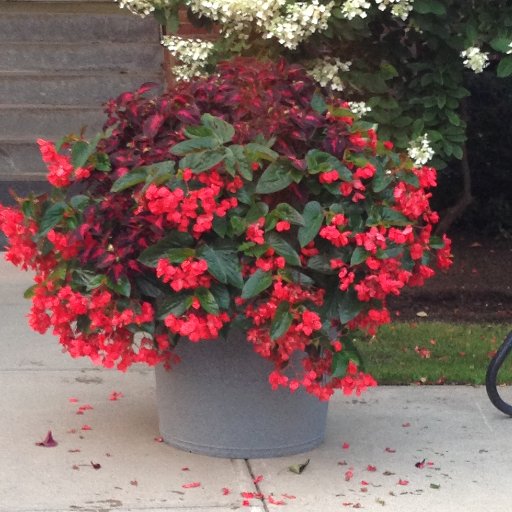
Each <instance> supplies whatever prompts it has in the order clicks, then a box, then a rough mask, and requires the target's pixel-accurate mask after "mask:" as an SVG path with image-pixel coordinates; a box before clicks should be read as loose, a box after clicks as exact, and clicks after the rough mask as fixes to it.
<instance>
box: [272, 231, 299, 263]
mask: <svg viewBox="0 0 512 512" xmlns="http://www.w3.org/2000/svg"><path fill="white" fill-rule="evenodd" d="M265 240H266V242H267V243H268V244H269V245H270V246H271V247H272V248H273V249H274V250H275V251H276V253H277V254H279V256H282V257H283V258H284V259H285V260H286V262H287V263H289V264H290V265H296V266H298V267H300V258H299V255H298V253H297V251H296V250H295V249H294V248H293V247H292V246H291V245H290V244H289V243H288V242H287V241H286V240H285V239H284V238H282V237H281V236H279V235H278V234H277V233H275V232H270V233H267V235H266V236H265Z"/></svg>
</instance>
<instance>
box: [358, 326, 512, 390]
mask: <svg viewBox="0 0 512 512" xmlns="http://www.w3.org/2000/svg"><path fill="white" fill-rule="evenodd" d="M511 330H512V325H506V324H462V323H461V324H452V323H445V322H428V321H424V320H418V321H416V322H400V323H399V322H395V323H393V324H391V325H386V326H383V327H382V328H381V329H380V331H379V332H378V334H377V335H376V336H375V337H364V336H362V335H361V336H359V337H356V338H355V340H354V341H355V345H356V347H357V349H358V350H359V352H360V354H361V357H362V359H363V362H364V369H365V370H366V371H367V372H369V373H370V374H372V375H373V376H374V377H375V378H376V379H377V382H378V383H379V384H412V383H418V382H421V383H423V384H436V383H437V384H445V383H446V384H484V382H485V372H486V370H487V365H488V364H489V360H490V357H491V356H492V354H493V352H494V351H495V350H496V349H497V348H498V347H499V346H500V345H501V343H502V341H503V339H504V338H505V336H506V335H507V333H508V332H510V331H511ZM509 359H510V361H506V362H505V364H504V365H503V367H502V369H501V371H500V378H499V381H500V383H506V382H507V383H512V356H511V357H510V358H509Z"/></svg>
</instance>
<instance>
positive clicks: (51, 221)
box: [38, 202, 67, 237]
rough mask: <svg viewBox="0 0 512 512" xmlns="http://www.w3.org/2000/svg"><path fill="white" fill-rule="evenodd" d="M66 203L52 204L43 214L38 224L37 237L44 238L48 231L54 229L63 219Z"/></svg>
mask: <svg viewBox="0 0 512 512" xmlns="http://www.w3.org/2000/svg"><path fill="white" fill-rule="evenodd" d="M66 207H67V205H66V203H64V202H58V203H55V204H52V205H51V206H50V207H49V208H48V209H47V210H46V211H45V212H44V214H43V217H42V219H41V222H40V224H39V233H38V235H39V237H43V236H45V235H46V234H47V233H48V231H50V229H52V228H54V227H55V226H56V225H57V224H58V223H59V222H60V221H61V220H62V219H63V218H64V212H65V211H66Z"/></svg>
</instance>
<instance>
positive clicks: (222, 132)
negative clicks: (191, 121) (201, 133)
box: [201, 114, 235, 143]
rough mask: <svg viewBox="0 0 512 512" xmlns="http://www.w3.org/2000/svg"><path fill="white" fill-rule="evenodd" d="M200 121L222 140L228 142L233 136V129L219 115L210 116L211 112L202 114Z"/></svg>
mask: <svg viewBox="0 0 512 512" xmlns="http://www.w3.org/2000/svg"><path fill="white" fill-rule="evenodd" d="M201 122H202V123H203V125H204V126H206V127H207V128H210V130H212V132H213V133H214V134H215V136H216V137H217V138H218V139H219V140H220V141H221V142H222V143H225V142H229V141H230V140H231V139H232V138H233V137H234V136H235V129H234V128H233V126H231V125H230V124H229V123H226V121H224V120H222V119H221V118H220V117H215V116H212V115H211V114H203V115H202V116H201Z"/></svg>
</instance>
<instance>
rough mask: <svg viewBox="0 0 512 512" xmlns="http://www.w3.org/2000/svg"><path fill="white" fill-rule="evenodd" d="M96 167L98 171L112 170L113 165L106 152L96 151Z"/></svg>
mask: <svg viewBox="0 0 512 512" xmlns="http://www.w3.org/2000/svg"><path fill="white" fill-rule="evenodd" d="M94 168H95V169H96V170H97V171H101V172H110V171H111V170H112V165H111V163H110V158H109V156H108V155H107V154H106V153H96V155H95V156H94Z"/></svg>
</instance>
